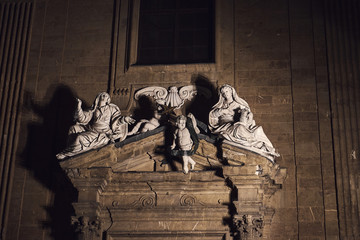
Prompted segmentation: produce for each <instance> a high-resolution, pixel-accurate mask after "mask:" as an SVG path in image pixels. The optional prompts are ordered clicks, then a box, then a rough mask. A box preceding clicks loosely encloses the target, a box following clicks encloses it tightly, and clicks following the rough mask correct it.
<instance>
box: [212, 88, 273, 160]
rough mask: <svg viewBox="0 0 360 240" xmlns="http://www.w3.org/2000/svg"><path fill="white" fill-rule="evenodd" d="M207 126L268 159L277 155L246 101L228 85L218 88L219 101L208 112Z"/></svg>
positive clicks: (213, 131)
mask: <svg viewBox="0 0 360 240" xmlns="http://www.w3.org/2000/svg"><path fill="white" fill-rule="evenodd" d="M209 128H210V130H211V132H212V133H216V134H219V135H221V136H222V137H224V138H225V139H227V140H229V141H230V142H233V143H236V144H240V145H242V146H245V147H248V148H249V149H252V150H255V152H258V153H260V154H262V155H264V156H266V157H267V158H268V159H270V160H272V161H273V160H274V157H275V156H276V157H277V156H279V154H278V153H276V152H275V149H274V147H273V145H272V144H271V142H270V140H269V139H268V138H267V136H266V135H265V133H264V131H263V128H262V127H261V126H256V123H255V120H254V119H253V113H252V112H251V111H250V107H249V105H248V103H247V102H246V101H245V100H243V99H241V98H240V97H239V96H238V95H237V93H236V91H235V89H234V88H233V87H232V86H230V85H227V84H225V85H223V86H222V87H221V88H220V93H219V101H218V102H217V103H216V104H215V105H214V106H213V109H212V110H211V111H210V113H209Z"/></svg>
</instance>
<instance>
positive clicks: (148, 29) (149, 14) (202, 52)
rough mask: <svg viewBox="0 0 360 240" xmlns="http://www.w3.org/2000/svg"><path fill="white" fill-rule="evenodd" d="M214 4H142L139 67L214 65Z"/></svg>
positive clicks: (170, 0)
mask: <svg viewBox="0 0 360 240" xmlns="http://www.w3.org/2000/svg"><path fill="white" fill-rule="evenodd" d="M214 55H215V54H214V0H141V2H140V22H139V42H138V56H137V64H140V65H145V64H176V63H209V62H214Z"/></svg>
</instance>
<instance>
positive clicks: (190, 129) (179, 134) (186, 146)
mask: <svg viewBox="0 0 360 240" xmlns="http://www.w3.org/2000/svg"><path fill="white" fill-rule="evenodd" d="M188 116H189V120H190V121H188V118H187V117H185V116H184V115H180V116H178V118H177V119H176V126H177V129H176V130H175V133H174V141H173V144H172V146H171V149H172V150H174V149H175V147H177V148H178V151H173V155H179V156H181V158H182V160H183V172H184V173H185V174H187V173H188V172H189V167H188V164H189V163H190V165H191V170H193V169H194V167H195V164H196V162H195V161H194V160H193V159H192V158H191V157H190V156H191V155H192V154H193V153H194V152H195V151H196V148H197V146H198V143H199V142H198V139H197V135H196V132H200V131H199V130H198V129H197V127H196V121H195V117H194V116H193V115H192V114H191V113H190V114H189V115H188ZM187 122H188V123H187ZM189 124H191V126H189ZM194 142H195V144H194ZM194 145H195V148H193V146H194Z"/></svg>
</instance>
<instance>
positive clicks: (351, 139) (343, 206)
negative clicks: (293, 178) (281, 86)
mask: <svg viewBox="0 0 360 240" xmlns="http://www.w3.org/2000/svg"><path fill="white" fill-rule="evenodd" d="M324 2H325V4H326V5H327V10H328V11H327V13H326V15H327V29H328V32H327V45H328V62H329V73H330V75H329V77H330V86H331V90H332V92H331V102H332V103H331V104H332V110H333V138H334V151H335V155H334V156H335V162H336V178H337V183H338V184H337V195H338V209H339V221H340V229H341V231H340V233H341V238H342V239H357V238H358V237H359V209H358V208H359V207H358V204H359V199H358V193H357V188H358V187H357V184H358V183H357V182H358V179H357V178H358V172H359V166H358V164H356V163H357V160H356V152H357V151H358V148H359V127H358V126H359V123H358V121H359V118H358V116H359V110H358V109H359V108H358V94H359V83H358V81H359V79H358V77H359V75H358V64H359V59H358V57H357V56H358V55H357V54H358V45H357V41H356V36H355V35H354V34H357V32H356V31H357V30H358V29H357V28H356V25H354V24H358V23H354V22H356V21H354V19H353V17H355V16H357V12H354V11H357V9H358V8H357V7H356V6H355V5H356V4H354V3H355V2H352V1H351V0H347V1H340V0H334V1H331V2H329V1H324ZM351 9H352V10H351ZM354 154H355V155H354Z"/></svg>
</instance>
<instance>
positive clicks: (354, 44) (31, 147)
mask: <svg viewBox="0 0 360 240" xmlns="http://www.w3.org/2000/svg"><path fill="white" fill-rule="evenodd" d="M18 2H25V1H18ZM28 2H29V3H23V4H24V6H25V5H26V4H28V5H29V6H30V7H28V8H25V7H24V8H21V7H19V6H20V5H21V4H18V5H16V7H14V9H16V8H17V7H19V8H18V9H21V11H19V12H18V13H16V12H15V11H14V12H13V13H12V12H11V11H12V10H11V11H10V10H8V9H10V8H9V5H10V4H9V1H5V0H1V1H0V14H1V15H0V17H1V19H2V22H1V31H2V32H1V36H0V38H1V42H0V43H1V45H0V46H1V48H0V49H1V50H0V51H1V60H2V62H1V63H2V65H1V84H2V85H1V87H2V88H1V93H2V101H1V116H2V117H3V116H15V117H17V118H16V119H19V120H16V119H15V118H14V119H15V120H11V121H9V120H8V121H9V123H10V122H14V121H15V123H17V122H16V121H20V118H19V117H21V122H20V123H17V124H16V125H14V126H13V127H11V126H12V125H11V124H9V125H6V124H3V123H2V122H1V124H2V126H9V127H8V128H3V130H4V134H2V140H3V141H2V142H1V144H2V145H1V149H2V150H1V154H2V155H1V164H2V165H1V166H2V174H3V175H2V179H3V180H2V185H1V186H2V192H1V194H2V195H1V204H2V205H1V209H0V210H1V211H2V212H3V213H4V215H3V218H2V238H3V239H11V240H12V239H19V240H20V239H21V240H27V239H57V240H60V239H74V237H75V236H74V234H73V229H72V227H71V226H70V216H71V215H73V214H74V210H73V208H72V206H71V203H72V202H74V201H76V199H77V192H76V190H75V189H74V188H73V186H72V184H71V183H70V182H69V180H68V179H67V177H66V175H65V174H64V172H63V171H62V169H61V168H60V166H59V165H58V162H57V159H56V158H55V154H56V153H58V152H59V151H60V150H62V149H63V148H64V146H65V143H66V134H67V130H68V127H69V126H70V125H71V123H72V111H73V109H74V107H75V100H74V99H75V97H79V98H81V99H82V100H83V101H84V104H85V105H87V106H90V105H91V104H92V101H93V99H94V97H95V96H96V94H97V93H98V92H100V91H108V92H109V93H110V94H111V95H112V98H113V101H114V102H115V103H116V104H118V105H119V106H120V108H121V109H122V111H123V112H124V113H126V114H127V113H130V112H132V110H133V109H134V108H135V107H136V103H135V102H134V101H133V100H132V99H133V93H134V91H135V89H138V88H140V87H143V86H148V85H159V86H163V87H168V86H172V85H176V86H178V87H180V86H184V85H188V84H190V83H194V84H199V85H207V86H210V87H211V88H212V90H213V92H215V88H216V87H218V86H220V85H222V84H224V83H228V84H230V85H233V86H234V87H235V88H236V90H237V92H238V94H239V96H241V97H243V98H244V99H245V100H246V101H247V102H248V103H249V105H250V107H251V109H252V111H253V112H254V119H255V120H256V122H257V123H258V125H261V126H263V128H264V131H265V133H266V134H267V136H268V137H269V139H270V140H271V141H272V143H273V144H274V147H275V148H276V149H277V150H278V152H279V153H280V155H281V156H280V158H278V159H277V163H279V164H280V165H281V166H282V167H285V168H286V169H287V175H288V176H287V179H286V181H285V183H284V185H283V189H282V190H281V191H278V192H277V193H275V194H274V195H273V196H272V197H271V198H270V200H269V204H270V205H271V207H272V208H274V209H275V214H274V219H273V221H272V225H271V229H270V230H269V231H267V235H266V237H267V238H268V239H357V238H359V200H358V199H359V198H360V192H359V184H360V182H359V181H360V179H359V177H358V172H359V168H360V167H359V161H358V152H359V118H358V116H359V112H360V110H359V106H360V100H359V93H360V89H359V68H358V66H359V32H360V31H359V24H358V23H359V3H358V2H357V1H352V0H347V1H340V0H331V1H316V0H314V1H310V0H307V1H295V0H289V1H285V0H275V1H261V0H255V1H248V0H230V1H222V0H217V1H216V21H215V29H216V33H215V40H216V50H215V53H216V57H215V63H213V64H189V65H185V64H179V65H158V66H136V65H133V63H135V62H136V54H135V53H134V49H135V50H136V27H134V25H136V12H134V9H135V8H136V6H137V4H138V2H139V1H137V0H133V1H130V0H124V1H120V0H104V1H96V0H86V1H85V0H78V1H70V0H67V1H64V0H34V1H28ZM14 6H15V5H14ZM21 6H22V5H21ZM9 14H10V15H11V14H15V15H14V16H20V17H19V18H16V17H15V18H9V17H8V16H10V15H9ZM16 14H18V15H16ZM6 19H13V21H17V22H21V21H24V23H25V25H26V26H30V27H29V30H27V31H28V33H29V34H30V35H31V38H30V37H29V38H28V39H27V43H23V44H20V43H21V42H19V44H18V45H16V43H17V40H16V38H14V37H13V36H12V35H11V34H10V32H8V31H6V29H7V27H6V26H15V25H11V24H10V23H9V21H5V20H6ZM17 19H19V21H18V20H17ZM25 25H24V26H25ZM4 26H5V27H4ZM18 26H19V28H20V27H21V26H20V25H18ZM14 29H16V28H14ZM21 29H24V28H21ZM26 33H27V32H23V35H24V36H26ZM7 39H9V43H11V42H13V43H14V45H13V46H14V47H13V48H9V47H8V45H6V44H7V41H8V40H7ZM27 44H28V45H27ZM9 46H10V45H9ZM17 46H20V47H17ZM21 46H25V47H26V46H28V47H27V52H26V51H25V50H22V48H21ZM16 49H19V50H16ZM5 50H6V51H5ZM7 50H11V51H18V52H14V53H13V54H9V55H8V54H7ZM21 51H23V53H24V56H25V55H26V54H28V55H27V56H28V57H27V60H26V61H25V62H23V63H22V62H21V63H20V64H24V66H26V69H25V70H26V74H25V75H24V77H22V78H20V77H19V79H18V80H17V81H20V80H21V81H20V82H21V84H22V85H21V86H22V87H21V88H19V89H18V90H19V93H15V92H14V89H17V88H13V87H11V86H13V85H12V84H14V83H15V82H16V78H17V76H16V75H11V74H10V73H11V71H10V70H11V67H10V68H6V66H10V65H6V64H8V63H11V62H12V59H22V58H21V56H22V55H21ZM9 56H12V57H9ZM13 57H14V58H13ZM18 63H19V61H18ZM4 69H8V70H6V71H7V72H9V74H6V73H7V72H6V71H4ZM22 71H24V70H22ZM16 72H18V73H21V71H19V70H16ZM10 83H11V84H10ZM3 86H4V87H3ZM14 86H15V85H14ZM19 86H20V85H19ZM215 93H216V92H215ZM5 96H10V98H7V99H9V100H6V102H7V101H8V102H9V104H5V100H4V99H5ZM215 98H216V97H215ZM10 101H13V104H10ZM17 101H19V103H21V105H19V106H21V107H20V108H18V109H14V110H12V108H9V106H13V105H16V103H17ZM211 101H216V99H215V100H214V99H211ZM209 102H210V101H209ZM190 109H191V108H190ZM195 109H196V108H195ZM197 111H199V112H200V110H199V109H198V108H197ZM15 113H17V114H15ZM200 113H201V114H199V116H197V117H198V118H201V117H202V115H203V113H202V112H200ZM11 114H13V115H11ZM202 118H203V119H206V117H202ZM1 119H3V118H1ZM4 119H5V118H4ZM15 126H16V127H17V128H14V127H15ZM5 133H6V134H5ZM9 134H10V135H11V137H9ZM5 153H6V154H5ZM4 179H5V180H4ZM264 237H265V236H264Z"/></svg>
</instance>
